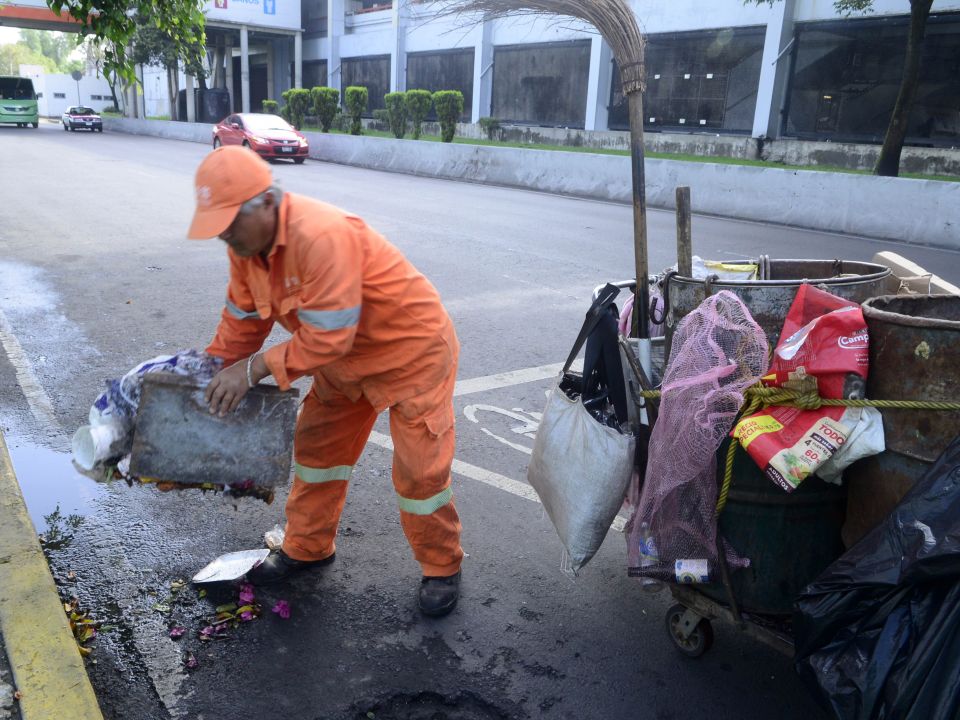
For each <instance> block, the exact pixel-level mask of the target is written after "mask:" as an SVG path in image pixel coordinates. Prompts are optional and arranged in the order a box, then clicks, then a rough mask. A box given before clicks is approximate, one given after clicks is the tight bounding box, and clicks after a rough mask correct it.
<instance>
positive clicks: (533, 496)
mask: <svg viewBox="0 0 960 720" xmlns="http://www.w3.org/2000/svg"><path fill="white" fill-rule="evenodd" d="M370 442H372V443H373V444H374V445H379V446H380V447H382V448H384V449H385V450H393V440H392V439H390V436H389V435H384V434H383V433H379V432H377V431H376V430H374V431H373V432H371V433H370ZM452 470H453V472H455V473H456V474H457V475H462V476H463V477H466V478H469V479H470V480H476V481H477V482H481V483H483V484H484V485H489V486H491V487H495V488H497V489H498V490H504V491H506V492H508V493H510V494H511V495H516V496H517V497H522V498H524V499H525V500H531V501H532V502H535V503H539V502H540V498H539V497H538V496H537V492H536V490H534V489H533V488H532V487H530V486H529V485H527V484H526V483H522V482H518V481H517V480H512V479H511V478H508V477H507V476H506V475H501V474H499V473H495V472H493V471H492V470H484V469H483V468H482V467H477V466H476V465H471V464H470V463H467V462H463V460H454V461H453V468H452ZM626 523H627V520H626V518H623V517H621V516H620V515H617V517H615V518H614V519H613V524H612V525H611V526H610V527H612V528H613V529H614V530H616V531H617V532H623V528H624V526H625V525H626Z"/></svg>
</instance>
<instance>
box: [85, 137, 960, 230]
mask: <svg viewBox="0 0 960 720" xmlns="http://www.w3.org/2000/svg"><path fill="white" fill-rule="evenodd" d="M104 127H105V128H106V129H107V130H113V131H117V132H124V133H132V134H136V135H152V136H155V137H163V138H169V139H175V140H189V141H193V142H203V143H209V142H211V129H212V126H211V125H209V124H200V123H180V122H170V121H165V120H127V119H118V118H105V119H104ZM305 135H306V136H307V138H308V139H309V141H310V157H311V158H313V159H315V160H324V161H326V162H334V163H339V164H343V165H352V166H355V167H364V168H369V169H372V170H381V171H388V172H398V173H407V174H411V175H420V176H424V177H436V178H443V179H447V180H465V181H469V182H477V183H484V184H489V185H501V186H506V187H517V188H525V189H529V190H539V191H542V192H549V193H559V194H563V195H573V196H575V197H583V198H590V199H595V200H608V201H614V202H622V203H629V202H630V201H631V195H632V188H631V167H630V158H629V157H627V156H624V155H603V154H597V153H586V152H562V151H551V150H534V149H527V148H505V147H496V146H487V145H469V144H459V143H458V144H446V143H436V142H417V141H414V140H394V139H389V138H379V137H369V136H363V135H361V136H359V137H353V136H350V135H333V134H323V133H313V132H308V133H305ZM645 169H646V183H647V187H646V193H647V203H648V205H649V206H650V207H652V208H664V209H673V208H674V207H675V202H676V200H675V198H676V196H675V189H676V187H677V186H678V185H689V186H690V187H691V189H692V194H693V209H694V211H695V212H697V213H702V214H706V215H715V216H718V217H729V218H735V219H740V220H753V221H756V222H764V223H772V224H776V225H789V226H792V227H801V228H808V229H811V230H820V231H824V232H834V233H846V234H849V235H862V236H865V237H870V238H878V239H884V240H892V241H896V242H905V243H910V244H914V245H925V246H936V247H943V248H950V249H960V233H958V232H957V230H958V229H960V182H942V181H936V180H912V179H906V178H888V177H876V176H873V175H856V174H850V173H835V172H820V171H815V170H794V169H780V168H768V167H756V166H749V165H730V164H724V163H711V162H686V161H682V160H660V159H650V160H647V162H646V168H645Z"/></svg>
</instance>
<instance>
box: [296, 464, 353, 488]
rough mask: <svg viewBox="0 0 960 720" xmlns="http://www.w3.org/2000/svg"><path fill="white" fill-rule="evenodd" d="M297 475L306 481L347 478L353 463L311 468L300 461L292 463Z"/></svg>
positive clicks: (351, 471)
mask: <svg viewBox="0 0 960 720" xmlns="http://www.w3.org/2000/svg"><path fill="white" fill-rule="evenodd" d="M294 469H295V471H296V473H297V477H298V478H300V479H301V480H303V481H304V482H306V483H325V482H331V481H332V480H349V479H350V475H351V473H353V465H335V466H334V467H329V468H312V467H307V466H306V465H301V464H300V463H295V464H294Z"/></svg>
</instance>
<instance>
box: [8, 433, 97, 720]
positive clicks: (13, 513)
mask: <svg viewBox="0 0 960 720" xmlns="http://www.w3.org/2000/svg"><path fill="white" fill-rule="evenodd" d="M0 633H2V635H3V642H4V645H5V646H6V650H7V658H8V659H9V661H10V666H11V668H12V670H13V679H14V683H15V684H16V688H17V690H18V691H19V692H20V694H21V695H20V703H19V705H20V708H19V709H20V715H21V717H22V718H23V720H59V719H61V718H71V720H102V719H103V715H102V714H101V713H100V707H99V705H98V704H97V698H96V695H94V692H93V687H92V686H91V685H90V679H89V677H87V671H86V668H85V667H84V665H83V659H82V658H81V656H80V653H79V652H78V651H77V643H76V641H75V640H74V638H73V633H71V632H70V626H69V624H68V622H67V617H66V615H65V614H64V612H63V605H62V604H61V602H60V596H59V595H58V594H57V588H56V586H55V585H54V584H53V577H52V576H51V575H50V570H49V568H48V567H47V561H46V559H45V558H44V556H43V551H42V550H41V549H40V543H39V541H38V540H37V533H36V530H35V529H34V527H33V523H32V522H31V521H30V516H29V515H28V514H27V508H26V506H25V505H24V502H23V495H22V494H21V492H20V485H19V483H18V482H17V477H16V475H15V474H14V471H13V463H12V462H11V460H10V454H9V452H8V451H7V445H6V443H5V442H4V440H3V435H2V433H0Z"/></svg>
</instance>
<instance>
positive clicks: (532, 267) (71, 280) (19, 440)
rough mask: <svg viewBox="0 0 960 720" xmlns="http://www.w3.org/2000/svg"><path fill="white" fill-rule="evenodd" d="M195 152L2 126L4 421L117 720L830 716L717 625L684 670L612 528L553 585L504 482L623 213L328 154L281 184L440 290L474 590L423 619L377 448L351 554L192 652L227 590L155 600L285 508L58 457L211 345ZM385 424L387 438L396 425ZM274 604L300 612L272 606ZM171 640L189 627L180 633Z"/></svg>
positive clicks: (856, 242)
mask: <svg viewBox="0 0 960 720" xmlns="http://www.w3.org/2000/svg"><path fill="white" fill-rule="evenodd" d="M206 151H207V148H206V147H204V146H201V145H197V144H190V143H182V142H174V141H163V140H154V139H146V138H137V137H131V136H125V135H114V134H110V133H104V134H102V135H101V134H86V133H64V132H62V131H60V130H59V129H58V127H57V126H55V125H43V126H42V127H41V128H40V130H38V131H32V130H18V129H16V128H7V127H4V128H0V171H2V176H3V178H4V182H3V199H2V202H0V340H2V341H3V350H4V352H2V353H0V426H2V427H3V429H4V432H5V434H6V435H7V437H8V441H9V443H10V445H11V451H12V454H13V457H14V462H15V464H16V466H17V470H18V473H19V475H20V479H21V484H22V485H23V486H24V491H25V494H26V496H27V499H28V504H29V505H30V509H31V512H32V514H33V516H34V518H35V522H36V523H37V525H38V528H39V529H41V530H43V531H44V532H45V533H46V536H47V540H48V541H49V542H50V543H51V545H53V546H55V547H53V548H52V549H51V550H50V556H51V559H52V567H53V570H54V573H55V576H56V578H57V580H58V582H59V583H60V584H61V588H62V590H63V592H64V594H65V595H70V594H76V595H77V596H78V597H79V598H80V601H81V604H82V605H83V606H84V607H86V608H88V609H90V611H91V613H92V615H93V616H94V617H96V618H97V619H98V620H101V621H102V622H103V623H104V625H105V627H104V628H103V629H102V632H101V634H100V636H99V638H98V639H97V641H96V642H95V647H96V649H95V651H94V653H93V654H92V656H91V659H92V662H90V664H89V670H90V674H91V677H92V680H93V682H94V686H95V688H96V690H97V692H98V695H99V697H100V699H101V704H102V707H103V710H104V714H105V716H106V717H108V718H111V719H117V720H119V719H128V718H136V719H137V720H154V719H156V720H160V719H161V718H197V719H201V718H202V719H204V720H214V719H218V720H219V719H221V718H222V719H231V720H232V719H233V718H256V719H260V718H263V719H272V718H290V719H297V720H299V719H301V718H304V719H306V718H353V717H359V718H365V717H378V718H428V717H437V718H442V717H450V718H463V719H469V720H473V719H477V720H480V719H485V718H538V717H544V718H570V719H574V718H575V719H578V720H579V719H587V718H635V717H644V718H647V717H649V718H658V719H661V720H670V719H673V718H700V717H704V716H709V717H711V718H714V719H720V718H737V719H743V720H748V719H751V718H758V719H759V718H769V717H774V716H776V717H780V718H797V719H800V718H802V719H803V720H811V719H812V718H817V717H821V714H820V711H819V710H818V709H817V707H816V706H815V705H814V703H813V702H812V701H811V700H810V698H809V696H808V695H807V692H806V690H805V689H804V688H803V687H802V685H801V684H800V682H799V680H798V679H797V678H796V676H795V675H794V672H793V669H792V666H791V663H790V661H789V660H787V659H786V658H785V657H782V656H780V655H779V654H777V653H776V652H775V651H773V650H770V649H767V648H766V647H765V646H763V645H760V644H758V643H756V642H754V641H752V640H749V639H747V638H745V637H743V636H741V635H739V634H738V633H737V632H735V631H734V630H732V629H730V628H728V627H724V626H722V625H717V626H716V628H715V629H716V643H715V647H714V649H713V650H712V651H710V652H709V653H707V654H706V655H705V656H704V657H702V658H701V659H699V660H696V661H691V660H688V659H686V658H683V657H681V656H680V655H679V654H678V653H677V652H676V651H675V649H674V648H673V645H672V643H671V642H670V640H669V639H668V638H667V635H666V633H665V630H664V620H663V619H664V613H665V611H666V609H667V608H668V606H669V605H670V602H669V599H668V597H666V593H660V594H658V595H646V594H644V593H643V592H641V589H640V587H639V585H638V584H637V583H636V582H635V581H633V580H630V579H629V578H627V577H626V571H625V565H626V563H625V553H624V550H625V547H624V540H623V537H622V535H620V534H619V533H616V532H613V531H612V532H611V533H610V536H609V537H608V538H607V540H606V542H605V544H604V546H603V548H602V549H601V551H600V553H599V554H598V555H597V557H596V558H595V559H594V560H593V562H592V563H591V564H590V565H589V566H588V567H587V568H586V569H585V570H584V571H582V573H581V574H580V576H579V577H577V578H573V577H571V576H570V575H568V574H566V573H564V572H562V570H561V564H562V553H561V546H560V543H559V541H558V540H557V538H556V535H555V532H554V530H553V528H552V526H551V525H550V522H549V520H548V519H547V518H546V517H545V515H544V513H543V511H542V508H541V506H540V505H538V504H537V503H535V502H533V501H531V500H529V499H526V498H524V497H521V496H518V495H517V494H515V493H512V492H510V491H509V489H510V487H512V486H511V482H514V483H516V482H519V483H523V482H524V478H525V468H526V463H527V460H528V457H529V454H528V450H529V447H530V446H531V445H532V441H531V439H530V437H529V435H528V434H524V433H523V431H524V430H525V429H526V430H529V429H530V428H531V427H534V426H535V417H534V416H532V415H531V413H536V412H539V411H540V410H542V406H543V403H544V396H545V392H546V390H547V389H548V388H549V386H550V380H549V379H548V378H549V376H550V372H551V371H550V370H546V371H544V370H534V371H532V372H530V373H523V372H520V371H524V370H527V369H530V368H542V367H543V366H546V365H552V364H555V363H558V362H561V361H562V360H563V359H564V357H565V355H566V352H567V350H568V349H569V346H570V344H571V342H572V341H573V338H574V336H575V334H576V331H577V329H578V328H579V324H580V322H581V320H582V316H583V312H584V311H585V309H586V307H587V305H588V303H589V296H590V293H591V290H592V289H593V288H594V287H595V286H596V285H598V284H601V283H603V282H604V281H606V280H614V279H623V278H626V277H629V276H630V275H631V274H632V267H633V266H632V245H631V237H632V235H631V216H630V211H629V208H627V207H625V206H622V205H616V204H608V203H600V202H589V201H582V200H576V199H570V198H563V197H556V196H551V195H545V194H539V193H531V192H523V191H517V190H509V189H502V188H496V187H485V186H480V185H473V184H466V183H451V182H444V181H437V180H432V179H424V178H416V177H410V176H403V175H394V174H386V173H377V172H373V171H369V170H360V169H355V168H350V167H342V166H336V165H328V164H324V163H319V162H314V161H309V162H308V163H307V164H306V165H304V166H293V165H276V166H275V167H274V172H275V175H276V177H277V178H278V179H279V181H280V182H281V183H282V185H283V186H284V187H285V188H286V189H287V190H291V191H295V192H301V193H305V194H310V195H313V196H315V197H318V198H321V199H324V200H327V201H329V202H332V203H335V204H338V205H341V206H343V207H345V208H348V209H350V210H352V211H355V212H357V213H359V214H360V215H362V216H363V217H365V218H366V219H367V221H368V222H369V223H371V224H372V225H373V226H374V227H376V228H377V229H379V230H380V231H381V232H383V233H384V234H385V235H386V236H387V237H388V238H390V239H391V240H392V241H393V242H394V243H395V244H397V245H398V246H399V247H400V248H401V249H402V250H403V251H404V252H405V253H406V254H407V255H408V257H409V258H410V259H411V260H412V261H413V262H414V264H415V265H417V266H418V267H419V268H420V270H421V271H423V272H424V273H425V274H426V275H427V276H428V277H429V278H430V279H431V280H432V281H433V282H434V284H435V285H436V286H437V288H438V289H439V290H440V292H441V294H442V296H443V298H444V300H445V303H446V304H447V307H448V308H449V309H450V312H451V314H452V316H453V318H454V321H455V323H456V326H457V330H458V333H459V336H460V340H461V343H462V346H463V351H462V357H461V365H460V379H461V381H462V382H463V385H461V387H460V394H459V395H458V397H457V412H458V449H457V459H458V461H459V464H458V473H457V474H456V475H455V478H454V489H455V493H456V497H457V505H458V508H459V510H460V513H461V517H462V519H463V524H464V537H463V542H464V547H465V550H466V552H467V553H468V555H469V557H468V558H467V559H466V561H465V564H464V587H463V595H462V599H461V602H460V605H459V606H458V608H457V610H456V611H455V612H454V613H453V614H452V615H451V616H449V617H448V618H445V619H442V620H439V621H430V620H425V619H423V618H421V617H420V616H419V614H418V612H417V610H416V601H415V598H416V595H415V593H416V588H417V582H418V568H417V566H416V565H415V563H414V562H413V560H412V558H411V556H410V552H409V549H408V548H407V546H406V543H405V540H404V538H403V535H402V532H401V530H400V527H399V522H398V516H397V510H396V501H395V499H394V493H393V490H392V487H391V484H390V479H389V478H390V453H389V451H388V450H387V449H385V447H384V444H385V443H384V442H383V440H382V439H381V440H380V441H379V444H378V443H377V442H373V443H371V444H370V445H369V446H368V448H367V450H366V452H365V453H364V456H363V458H362V459H361V461H360V464H359V468H358V471H357V472H356V473H355V476H354V477H355V480H354V482H353V486H352V489H351V493H350V496H349V499H348V501H347V506H346V510H345V512H344V516H343V522H342V527H341V531H340V535H341V537H340V538H339V540H338V555H337V562H336V564H335V565H334V566H332V567H331V568H329V569H328V570H326V571H324V572H322V573H317V574H313V575H306V576H301V577H298V578H297V579H295V580H294V581H292V582H291V583H290V584H289V585H287V586H282V587H280V588H278V589H275V590H269V591H266V590H265V591H262V592H260V593H259V597H258V601H259V602H260V603H261V604H262V606H263V614H262V616H261V617H260V618H258V619H257V620H255V621H253V622H250V623H247V624H245V625H242V626H241V627H239V628H237V629H236V630H233V631H231V632H230V633H229V634H228V636H227V639H225V640H218V641H215V642H211V643H202V642H201V641H200V640H199V638H198V632H199V630H200V629H201V628H202V627H204V626H205V625H206V624H208V622H209V619H208V618H209V617H210V616H211V615H213V614H214V607H215V605H216V604H217V603H221V602H227V601H229V600H231V599H234V596H235V592H236V590H235V588H232V587H229V588H227V587H225V588H217V589H214V590H211V592H210V594H209V595H208V596H207V597H205V598H200V597H198V593H197V591H196V590H195V589H193V588H191V587H190V586H187V587H186V588H184V589H183V590H181V591H180V592H179V593H176V594H173V595H172V599H168V598H170V597H171V591H170V587H171V583H173V582H174V581H176V580H177V579H178V578H188V577H190V576H191V575H192V574H193V573H194V572H195V571H196V570H197V569H199V568H200V567H201V566H203V565H204V564H205V563H206V562H207V561H209V560H210V559H212V558H213V557H215V556H216V555H218V554H220V553H222V552H226V551H229V550H237V549H246V548H255V547H260V546H262V542H263V539H262V536H263V533H264V531H265V530H267V529H269V528H270V527H272V526H273V525H274V524H275V523H279V522H282V515H283V500H284V497H283V493H281V497H279V498H278V500H277V501H276V502H274V503H273V504H272V505H269V506H268V505H265V504H263V503H261V502H259V501H256V500H249V499H247V500H242V501H228V500H225V499H224V498H223V497H221V496H214V495H210V494H207V495H202V494H200V493H199V492H197V491H188V492H171V493H160V492H157V491H156V490H155V489H153V488H149V487H147V488H143V487H128V486H127V485H126V484H124V483H115V484H112V485H100V484H96V483H94V482H92V481H91V480H88V479H87V478H84V477H82V476H79V475H77V474H76V473H75V472H74V470H73V468H72V467H71V465H70V463H69V461H68V456H67V455H66V454H65V452H64V451H65V450H67V449H68V447H69V440H68V439H69V437H70V435H71V434H72V432H73V430H74V429H75V428H76V427H77V426H78V425H80V424H82V423H83V422H84V418H85V416H86V414H87V410H88V408H89V405H90V403H91V402H92V400H93V399H94V398H95V396H96V395H97V393H98V392H99V391H100V388H101V387H102V383H103V381H104V380H105V379H106V378H110V377H117V376H119V375H120V374H122V373H123V372H125V371H126V370H127V369H128V368H129V367H132V366H133V365H134V364H136V363H138V362H140V361H142V360H145V359H147V358H149V357H152V356H154V355H156V354H159V353H164V352H172V351H174V350H177V349H181V348H187V347H198V348H202V347H204V346H205V345H206V343H207V342H208V341H209V339H210V337H211V336H212V333H213V330H214V328H215V326H216V322H217V319H218V316H219V312H220V309H221V306H222V303H223V295H224V289H225V284H226V277H227V264H226V259H225V251H224V248H223V246H222V244H220V243H219V242H217V241H210V242H194V241H188V240H186V239H185V238H184V235H185V231H186V227H187V224H188V222H189V219H190V216H191V212H192V197H193V193H192V175H193V171H194V169H195V167H196V165H197V163H198V162H199V161H200V159H201V158H202V157H203V155H204V153H205V152H206ZM892 211H895V210H892ZM673 227H674V226H673V218H672V215H670V214H668V213H662V212H651V214H650V238H651V247H650V255H651V265H652V267H655V268H658V267H665V266H667V265H669V264H670V263H671V262H672V261H673V257H672V255H673V250H672V247H673V244H674V229H673ZM694 238H695V251H696V252H698V253H699V254H701V255H704V256H708V257H711V258H715V259H728V258H729V259H733V258H744V257H749V256H751V255H756V254H758V253H763V252H765V253H768V254H770V255H771V256H773V257H798V256H799V257H823V258H834V257H837V256H840V257H843V258H847V259H870V258H871V257H872V256H873V254H874V253H875V252H877V251H879V250H882V249H892V250H896V251H899V252H901V253H902V254H906V255H908V256H909V257H911V258H913V259H914V260H916V261H917V262H919V263H920V264H921V265H924V266H926V267H929V268H932V269H935V270H936V271H937V272H938V273H939V274H941V275H943V276H944V277H946V278H947V279H949V280H951V281H953V282H958V281H960V255H958V254H957V253H952V252H947V251H940V250H933V249H923V248H905V247H898V246H897V245H895V244H892V243H888V242H876V241H871V240H868V239H862V238H853V237H842V236H837V235H829V234H823V233H812V232H805V231H801V230H796V229H790V228H784V227H775V226H767V225H760V224H756V223H742V222H733V221H728V220H719V219H712V218H704V217H696V218H695V220H694ZM491 376H497V377H491ZM531 377H533V378H539V379H533V380H530V378H531ZM477 378H486V379H482V380H476V381H475V382H467V381H474V380H475V379H477ZM531 423H534V425H531ZM377 430H378V432H380V433H386V432H387V429H386V427H385V424H384V423H383V422H382V419H381V424H380V425H378V428H377ZM518 431H520V432H518ZM504 488H506V489H504ZM57 508H58V509H59V513H60V514H59V516H51V513H52V512H53V511H54V510H55V509H57ZM70 514H75V515H77V516H78V517H76V518H73V519H72V520H65V519H64V518H65V516H67V515H70ZM279 599H284V600H286V601H288V603H289V605H290V607H291V610H292V616H291V617H290V619H288V620H284V619H281V618H280V617H279V616H278V615H276V614H274V613H271V612H270V608H271V607H272V606H273V604H274V603H275V602H276V601H277V600H279ZM165 607H169V608H170V611H169V613H166V612H163V610H164V608H165ZM175 625H176V626H183V627H185V628H186V634H185V635H184V636H183V637H182V638H180V639H178V640H175V639H171V638H170V637H169V628H170V627H171V626H175ZM188 653H192V655H193V656H194V657H195V658H196V660H197V663H198V666H197V667H196V668H193V669H188V668H186V666H185V660H186V658H187V655H188ZM371 713H372V714H371Z"/></svg>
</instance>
